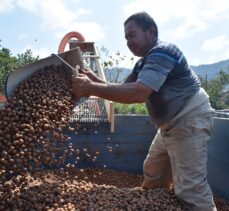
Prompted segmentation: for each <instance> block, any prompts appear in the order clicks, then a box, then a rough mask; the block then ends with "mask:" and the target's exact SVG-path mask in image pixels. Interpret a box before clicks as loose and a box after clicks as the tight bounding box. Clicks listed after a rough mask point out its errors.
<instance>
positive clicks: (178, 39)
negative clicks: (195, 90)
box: [0, 0, 229, 66]
mask: <svg viewBox="0 0 229 211" xmlns="http://www.w3.org/2000/svg"><path fill="white" fill-rule="evenodd" d="M140 11H146V12H148V13H149V14H150V15H151V16H152V17H153V18H154V20H155V21H156V23H157V25H158V29H159V38H160V39H161V40H163V41H167V42H172V43H175V44H176V45H177V46H178V47H179V48H180V49H181V50H182V51H183V53H184V55H185V56H186V58H187V60H188V63H189V64H190V65H200V64H211V63H215V62H218V61H221V60H226V59H229V0H172V1H171V0H160V1H159V0H0V40H1V42H0V45H1V46H2V47H6V48H9V49H10V51H11V53H12V55H15V56H16V55H17V54H21V53H24V52H25V51H26V49H31V50H32V52H33V55H34V56H36V55H39V58H44V57H48V56H50V55H51V54H52V53H57V51H58V47H59V43H60V41H61V39H62V38H63V37H64V35H65V34H67V33H68V32H71V31H77V32H80V33H81V34H82V35H83V36H84V37H85V40H86V41H92V42H95V46H96V47H98V49H100V48H101V47H105V48H107V49H108V51H109V54H110V55H113V54H115V53H116V52H120V53H121V55H125V56H127V57H131V56H133V55H132V54H131V52H130V51H129V49H128V48H127V46H126V40H125V38H124V28H123V22H124V21H125V20H126V18H128V17H129V16H130V15H131V14H133V13H135V12H140ZM65 50H68V47H67V46H66V49H65ZM135 59H138V58H135ZM128 65H129V66H131V65H132V64H130V63H129V62H128V64H126V66H128Z"/></svg>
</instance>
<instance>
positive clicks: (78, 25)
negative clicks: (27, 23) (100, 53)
mask: <svg viewBox="0 0 229 211" xmlns="http://www.w3.org/2000/svg"><path fill="white" fill-rule="evenodd" d="M77 2H78V1H75V2H74V3H73V2H72V1H71V0H70V1H62V0H49V1H40V0H18V5H19V6H20V7H21V8H23V9H25V10H26V11H28V12H31V13H34V14H36V15H39V17H40V18H41V19H42V23H41V28H42V29H43V31H47V30H48V31H52V32H54V33H55V34H56V35H57V36H60V35H62V36H63V35H64V34H66V33H68V32H69V31H78V32H80V33H82V34H83V35H84V36H85V37H87V38H89V39H91V38H92V39H93V40H94V41H98V40H99V39H102V38H103V37H104V33H103V31H102V28H101V26H100V25H99V24H98V23H95V22H83V21H79V19H80V18H81V17H82V16H84V15H87V14H90V11H88V10H86V9H84V8H81V7H80V6H79V5H78V3H77ZM70 3H71V7H70ZM63 32H64V34H63ZM92 36H93V37H92Z"/></svg>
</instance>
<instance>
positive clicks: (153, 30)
mask: <svg viewBox="0 0 229 211" xmlns="http://www.w3.org/2000/svg"><path fill="white" fill-rule="evenodd" d="M148 31H149V34H150V35H151V36H155V29H154V27H152V26H151V27H150V28H149V29H148Z"/></svg>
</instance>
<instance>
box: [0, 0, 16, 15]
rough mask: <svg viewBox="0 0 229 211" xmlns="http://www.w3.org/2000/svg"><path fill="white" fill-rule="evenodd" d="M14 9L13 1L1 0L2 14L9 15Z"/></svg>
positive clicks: (0, 10) (0, 8) (0, 9)
mask: <svg viewBox="0 0 229 211" xmlns="http://www.w3.org/2000/svg"><path fill="white" fill-rule="evenodd" d="M13 9H14V5H13V0H0V14H1V13H4V14H6V13H9V12H11V11H12V10H13Z"/></svg>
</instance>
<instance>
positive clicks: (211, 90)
mask: <svg viewBox="0 0 229 211" xmlns="http://www.w3.org/2000/svg"><path fill="white" fill-rule="evenodd" d="M200 81H201V84H202V87H203V88H204V89H205V90H206V92H207V93H208V95H209V98H210V102H211V105H212V107H213V108H214V109H217V110H220V109H226V108H229V90H228V84H229V73H225V72H224V71H223V70H221V71H220V72H219V74H218V75H217V76H216V77H215V78H214V79H212V80H210V81H207V80H206V79H205V80H204V79H203V78H201V77H200Z"/></svg>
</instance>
